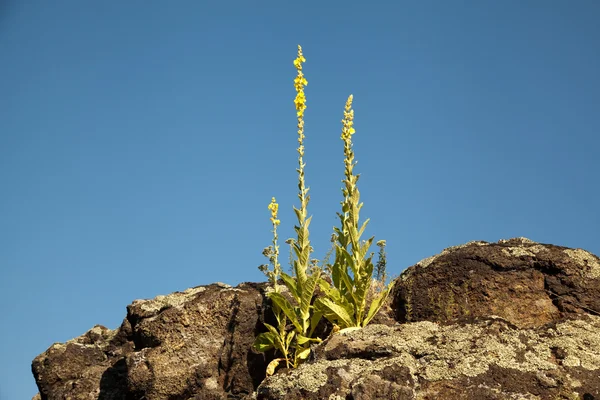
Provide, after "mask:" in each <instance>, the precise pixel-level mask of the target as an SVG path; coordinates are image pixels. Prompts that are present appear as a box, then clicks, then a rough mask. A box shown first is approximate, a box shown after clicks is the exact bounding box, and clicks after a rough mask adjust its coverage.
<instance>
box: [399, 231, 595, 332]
mask: <svg viewBox="0 0 600 400" xmlns="http://www.w3.org/2000/svg"><path fill="white" fill-rule="evenodd" d="M394 303H395V304H394V306H393V308H394V309H395V310H396V313H397V314H396V319H397V320H398V321H399V322H401V323H404V322H415V321H431V322H440V323H450V322H457V321H461V320H467V321H468V320H472V319H474V318H478V317H487V316H490V315H495V316H499V317H502V318H504V319H505V320H507V321H508V322H510V323H512V324H514V325H516V326H518V327H523V328H527V327H535V326H543V325H544V324H547V323H550V322H556V321H560V320H562V319H564V318H567V317H576V316H578V315H581V314H588V313H589V314H592V315H600V259H599V258H598V257H596V256H595V255H593V254H591V253H589V252H587V251H584V250H581V249H569V248H566V247H559V246H553V245H545V244H539V243H536V242H533V241H531V240H529V239H525V238H516V239H510V240H501V241H499V242H498V243H486V242H470V243H467V244H464V245H461V246H456V247H451V248H449V249H446V250H444V251H443V252H442V253H440V254H438V255H436V256H433V257H430V258H427V259H425V260H423V261H421V262H419V263H417V264H416V265H415V266H413V267H411V268H409V269H407V270H406V271H405V272H404V273H403V274H402V275H401V276H400V278H399V279H398V280H397V282H396V285H395V290H394Z"/></svg>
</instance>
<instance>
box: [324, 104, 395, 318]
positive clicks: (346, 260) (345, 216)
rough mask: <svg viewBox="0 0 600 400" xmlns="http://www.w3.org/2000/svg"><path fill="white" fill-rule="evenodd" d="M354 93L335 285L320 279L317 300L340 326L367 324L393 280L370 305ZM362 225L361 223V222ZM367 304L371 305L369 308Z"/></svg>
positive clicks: (348, 111)
mask: <svg viewBox="0 0 600 400" xmlns="http://www.w3.org/2000/svg"><path fill="white" fill-rule="evenodd" d="M352 100H353V97H352V95H350V96H349V97H348V100H347V101H346V107H345V109H344V119H343V120H342V135H341V139H342V141H343V142H344V156H345V158H344V165H345V171H344V178H345V179H344V180H343V181H342V182H343V183H344V187H343V188H342V194H343V195H344V200H343V201H342V202H341V204H342V212H341V213H338V217H339V218H340V223H341V224H340V227H335V228H334V231H335V236H336V239H337V243H336V245H335V261H334V263H333V265H331V280H332V285H330V284H329V283H327V282H326V281H325V280H321V281H320V282H319V286H320V287H321V290H322V291H323V293H324V294H325V296H324V297H323V298H320V299H318V300H317V304H316V308H317V309H318V310H319V312H320V313H322V314H323V315H324V316H325V317H326V318H327V319H328V320H329V321H330V322H331V323H332V324H334V328H335V329H336V330H337V329H342V330H343V329H347V330H349V329H358V328H362V327H364V326H366V325H367V324H368V323H369V322H370V321H371V320H372V319H373V317H374V316H375V315H376V314H377V312H378V311H379V310H380V309H381V307H382V306H383V304H384V302H385V300H386V298H387V296H388V295H389V293H390V291H391V289H392V286H393V283H390V284H389V285H387V286H385V287H384V288H383V289H382V290H381V291H380V292H379V293H378V294H377V295H376V296H375V297H374V298H373V299H372V300H371V302H370V304H369V305H368V304H367V303H368V301H367V300H368V298H369V297H370V291H371V286H372V284H373V272H374V265H373V261H372V258H373V253H371V254H368V252H369V248H370V247H371V244H372V243H373V239H374V238H373V237H371V238H369V239H367V240H361V236H362V234H363V232H364V230H365V228H366V227H367V224H368V222H369V220H368V219H367V220H366V221H365V222H364V223H363V224H362V225H360V224H359V215H360V209H361V208H362V206H363V203H361V202H360V192H359V190H358V187H357V182H358V178H359V175H355V174H354V166H355V165H356V161H354V151H353V149H352V135H354V133H355V132H356V130H355V129H354V110H353V109H352ZM359 225H360V226H359ZM367 305H368V306H369V307H368V309H367Z"/></svg>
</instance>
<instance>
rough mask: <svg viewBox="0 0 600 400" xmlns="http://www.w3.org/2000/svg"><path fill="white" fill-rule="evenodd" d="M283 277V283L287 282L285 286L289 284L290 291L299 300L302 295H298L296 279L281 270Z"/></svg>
mask: <svg viewBox="0 0 600 400" xmlns="http://www.w3.org/2000/svg"><path fill="white" fill-rule="evenodd" d="M281 279H282V280H283V283H285V286H287V288H288V289H289V290H290V293H292V296H294V298H295V299H296V301H299V299H300V296H299V295H298V287H297V286H296V280H295V279H294V278H293V277H291V276H290V275H288V274H286V273H285V272H283V271H282V272H281Z"/></svg>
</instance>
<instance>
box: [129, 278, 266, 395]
mask: <svg viewBox="0 0 600 400" xmlns="http://www.w3.org/2000/svg"><path fill="white" fill-rule="evenodd" d="M262 303H263V295H262V294H261V291H260V290H259V287H258V285H253V284H242V285H239V286H238V287H236V288H232V287H229V286H226V285H211V286H201V287H197V288H194V289H189V290H188V291H186V292H183V293H180V294H172V295H169V296H165V297H163V296H159V297H157V298H155V299H154V300H149V301H135V302H134V303H133V304H132V305H130V306H129V307H128V319H129V320H130V321H132V326H133V340H134V342H135V352H134V353H132V354H130V355H129V356H128V357H127V360H126V361H127V371H128V394H129V395H130V396H133V398H142V397H143V398H145V399H148V400H159V399H175V398H178V399H179V398H181V399H189V398H198V399H225V398H241V397H243V396H245V395H247V394H249V393H252V392H253V391H254V388H255V387H256V386H257V385H258V383H260V381H261V380H262V379H263V377H264V373H265V372H264V371H265V369H266V364H265V362H264V356H263V355H262V354H256V353H253V352H252V351H251V346H252V343H253V342H254V338H255V336H256V330H257V329H258V328H260V318H261V312H262ZM228 396H229V397H228Z"/></svg>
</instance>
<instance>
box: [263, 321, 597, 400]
mask: <svg viewBox="0 0 600 400" xmlns="http://www.w3.org/2000/svg"><path fill="white" fill-rule="evenodd" d="M315 353H316V354H315V361H313V362H312V363H309V364H304V365H303V366H301V367H300V368H298V369H296V370H287V371H284V372H280V373H277V374H275V375H274V376H271V377H268V378H267V379H266V380H265V381H264V382H263V383H262V384H261V385H260V386H259V388H258V394H257V399H258V400H275V399H286V400H295V399H306V400H310V399H315V400H317V399H318V400H321V399H330V400H338V399H352V400H366V399H403V400H409V399H410V400H426V399H431V400H434V399H473V400H475V399H498V400H501V399H597V398H598V396H600V317H597V316H582V318H580V319H577V320H566V321H565V322H561V323H555V324H549V325H548V326H546V327H542V328H529V329H519V328H517V327H516V326H514V325H513V324H511V323H509V322H507V321H506V320H504V319H501V318H489V319H485V320H479V321H477V322H475V323H472V324H452V325H441V324H438V323H434V322H428V321H422V322H414V323H408V324H403V325H399V326H395V327H388V326H385V325H369V326H367V327H366V328H364V329H362V330H358V331H352V332H349V333H346V334H335V335H333V336H332V337H331V338H330V339H328V340H327V341H326V342H324V343H322V344H321V345H319V346H318V347H317V349H316V351H315Z"/></svg>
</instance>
